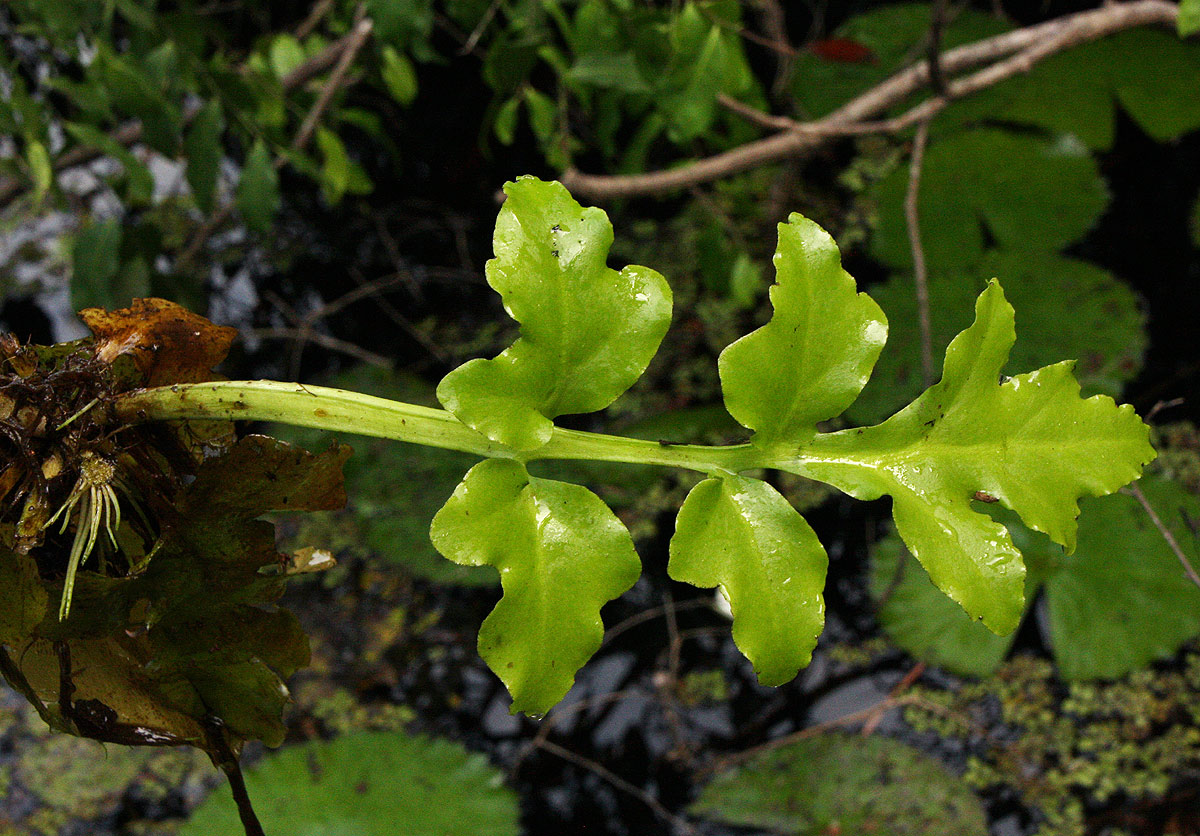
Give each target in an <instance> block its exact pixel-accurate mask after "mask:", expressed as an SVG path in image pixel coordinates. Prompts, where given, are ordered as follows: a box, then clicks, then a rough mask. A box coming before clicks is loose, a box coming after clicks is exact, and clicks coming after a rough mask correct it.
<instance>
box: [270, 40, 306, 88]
mask: <svg viewBox="0 0 1200 836" xmlns="http://www.w3.org/2000/svg"><path fill="white" fill-rule="evenodd" d="M267 54H268V57H269V59H270V62H271V71H272V72H273V73H275V76H276V77H277V78H283V77H284V76H285V75H287V74H288V73H290V72H291V71H292V70H294V69H296V68H297V67H299V66H300V65H301V64H303V63H304V57H305V56H304V47H302V46H301V45H300V42H299V41H298V40H296V39H295V38H294V37H293V36H291V35H288V34H286V33H283V34H279V35H276V36H275V37H273V38H272V39H271V46H270V49H269V50H268V52H267Z"/></svg>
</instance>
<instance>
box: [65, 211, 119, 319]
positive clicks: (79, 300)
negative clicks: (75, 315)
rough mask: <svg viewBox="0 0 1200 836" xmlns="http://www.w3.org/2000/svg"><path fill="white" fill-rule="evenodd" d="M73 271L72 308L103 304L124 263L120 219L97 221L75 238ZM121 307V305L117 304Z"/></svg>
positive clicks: (78, 308)
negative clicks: (122, 260) (122, 262)
mask: <svg viewBox="0 0 1200 836" xmlns="http://www.w3.org/2000/svg"><path fill="white" fill-rule="evenodd" d="M73 256H74V257H73V259H72V261H73V265H74V267H73V269H72V271H71V307H72V308H73V309H74V310H77V311H78V310H82V309H83V308H93V307H103V306H104V305H105V303H107V302H108V301H110V296H111V291H112V282H113V279H115V278H116V277H117V270H118V269H119V268H120V266H121V219H120V218H102V219H100V220H95V221H92V222H91V223H89V224H88V225H87V226H85V227H84V228H83V229H81V230H80V231H79V234H78V235H77V236H76V237H75V247H74V250H73ZM118 307H119V306H118Z"/></svg>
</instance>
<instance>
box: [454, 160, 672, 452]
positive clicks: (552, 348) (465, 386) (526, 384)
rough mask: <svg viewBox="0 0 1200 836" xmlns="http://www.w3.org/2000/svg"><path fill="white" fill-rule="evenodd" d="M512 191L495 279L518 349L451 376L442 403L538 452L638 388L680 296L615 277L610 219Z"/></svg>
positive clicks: (631, 274) (495, 436) (530, 187)
mask: <svg viewBox="0 0 1200 836" xmlns="http://www.w3.org/2000/svg"><path fill="white" fill-rule="evenodd" d="M504 191H505V194H506V195H507V196H508V197H507V200H506V201H505V203H504V207H503V208H502V209H501V210H500V215H499V217H498V218H497V219H496V231H495V235H494V238H493V246H494V249H495V253H496V257H495V258H493V259H492V260H491V261H489V262H488V263H487V265H486V274H487V280H488V283H489V284H490V285H491V286H492V287H493V288H494V289H495V290H496V291H497V292H498V293H499V294H500V296H501V297H502V298H503V299H504V307H505V310H507V311H508V313H509V315H511V316H512V318H513V319H515V320H516V321H517V322H519V323H521V337H520V338H519V339H518V340H517V341H516V342H515V343H513V344H512V345H511V346H509V347H508V348H507V349H505V350H504V351H503V352H501V353H500V355H499V356H497V357H495V358H493V359H491V360H484V359H479V360H472V361H470V362H469V363H466V364H464V365H462V366H460V367H459V368H457V369H455V370H454V371H452V372H450V374H448V375H446V377H445V378H443V379H442V382H441V384H440V385H439V386H438V389H437V395H438V400H440V401H441V403H442V405H443V406H445V407H446V409H448V410H449V411H450V412H452V413H454V415H456V416H457V417H458V418H459V420H461V421H462V422H463V423H464V424H466V425H468V426H470V427H473V428H474V429H476V430H478V431H479V432H480V433H482V434H483V435H485V436H487V437H488V438H489V439H492V440H493V441H497V442H500V443H502V444H505V445H507V446H508V447H511V448H513V449H514V450H533V449H536V448H538V447H541V446H542V445H543V444H545V443H546V442H547V441H549V440H550V436H551V435H552V433H553V431H554V425H553V423H552V420H551V419H553V418H555V417H556V416H558V415H567V414H575V413H584V412H595V411H596V410H598V409H603V408H604V407H606V406H608V405H609V404H611V403H612V402H613V401H615V400H616V399H617V398H618V397H619V396H620V395H621V394H622V393H623V392H624V391H625V390H626V389H628V388H629V387H630V386H631V385H632V384H633V383H634V381H636V380H637V379H638V378H639V377H640V376H641V374H642V372H644V371H645V370H646V367H647V366H648V365H649V364H650V360H651V358H652V357H653V356H654V353H655V352H656V351H657V350H658V345H659V343H660V342H662V338H663V335H664V334H666V332H667V327H668V326H669V325H670V323H671V289H670V287H668V285H667V283H666V280H665V279H663V277H662V276H661V275H659V274H658V273H656V272H655V271H653V270H651V269H649V268H647V267H626V268H625V269H624V270H622V271H621V272H620V273H618V272H617V271H615V270H612V269H610V268H609V267H607V266H606V264H605V258H606V257H607V255H608V250H609V247H610V246H611V245H612V241H613V230H612V224H611V223H609V221H608V216H607V215H605V214H604V212H603V211H602V210H600V209H597V208H594V207H591V208H587V209H584V208H582V207H580V205H579V204H578V203H576V202H575V200H574V199H573V198H572V197H571V195H570V194H569V193H568V192H567V190H566V189H565V188H564V187H563V186H562V184H560V183H544V182H542V181H540V180H537V179H536V178H533V177H522V178H521V179H519V180H517V181H516V182H514V183H508V184H507V185H505V187H504Z"/></svg>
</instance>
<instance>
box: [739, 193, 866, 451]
mask: <svg viewBox="0 0 1200 836" xmlns="http://www.w3.org/2000/svg"><path fill="white" fill-rule="evenodd" d="M775 269H776V275H777V278H776V284H774V285H772V286H771V291H770V293H771V304H772V306H773V307H774V309H775V313H774V315H773V316H772V318H771V321H770V322H768V323H767V324H766V325H764V326H763V327H761V328H759V329H758V330H757V331H753V332H752V333H750V334H747V335H746V336H744V337H742V338H741V339H740V340H738V341H737V342H735V343H733V344H732V345H729V346H728V347H726V349H725V350H724V351H723V352H721V357H720V359H719V361H718V363H719V368H720V373H721V389H722V391H723V393H724V396H725V407H726V408H727V409H728V410H729V414H730V415H732V416H733V417H734V418H736V419H737V420H738V422H739V423H740V424H742V425H743V426H745V427H749V428H750V429H752V430H755V431H756V433H757V435H756V436H755V442H756V443H759V444H766V445H769V444H771V443H773V442H776V441H779V442H784V443H787V444H789V445H792V446H793V447H795V445H798V444H803V443H804V442H806V441H808V440H809V439H811V438H812V437H813V435H815V434H816V431H817V422H818V421H825V420H827V419H829V418H834V417H836V416H838V415H840V414H841V413H842V411H843V410H845V409H846V407H848V406H850V404H851V403H853V402H854V399H855V398H856V397H858V393H859V392H861V391H862V388H863V387H864V386H865V385H866V383H867V379H868V378H869V377H870V376H871V369H872V368H873V367H874V365H875V361H876V359H878V357H879V352H880V351H881V350H882V349H883V344H884V342H885V341H886V340H887V320H886V319H885V318H884V315H883V312H882V311H881V310H880V309H879V306H878V305H876V304H875V302H874V301H873V300H872V299H871V297H869V296H867V295H866V294H865V293H858V292H857V288H856V286H855V284H854V279H853V278H852V277H851V276H850V274H849V273H847V272H846V271H845V270H843V269H842V263H841V257H840V255H839V254H838V248H837V244H835V243H834V242H833V239H832V238H831V237H830V236H829V233H827V232H826V231H825V230H823V229H821V227H819V226H818V225H817V224H815V223H813V222H812V221H810V220H808V219H807V218H805V217H803V216H802V215H799V214H793V215H792V216H791V217H790V218H789V219H788V222H787V223H786V224H780V225H779V246H778V248H777V250H776V252H775Z"/></svg>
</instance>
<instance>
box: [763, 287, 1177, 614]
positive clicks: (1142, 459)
mask: <svg viewBox="0 0 1200 836" xmlns="http://www.w3.org/2000/svg"><path fill="white" fill-rule="evenodd" d="M1014 339H1015V331H1014V327H1013V309H1012V306H1011V305H1009V304H1008V302H1007V301H1006V300H1005V298H1004V294H1003V292H1002V291H1001V290H1000V286H999V285H998V284H997V283H996V282H994V281H993V282H991V283H990V284H989V285H988V288H987V290H985V291H984V292H983V293H982V294H981V295H980V297H979V300H978V302H977V303H976V306H975V323H974V324H973V325H972V326H971V327H970V328H968V329H967V330H966V331H963V332H962V333H961V334H959V335H958V336H957V337H955V339H954V341H953V342H951V343H950V347H949V348H948V349H947V350H946V362H945V369H944V372H943V376H942V380H941V381H940V382H939V383H937V384H935V385H934V386H932V387H930V388H929V389H928V390H926V391H925V392H924V393H923V394H922V395H921V396H920V397H919V398H917V400H916V401H914V402H913V403H912V404H910V405H909V406H908V407H906V408H905V409H904V410H902V411H901V412H899V413H897V414H896V415H894V416H893V417H892V418H890V419H888V420H887V421H885V422H884V423H882V424H879V425H877V426H875V427H870V428H865V429H852V430H843V431H841V432H836V433H829V434H826V435H821V436H818V437H817V438H816V439H814V440H813V442H812V444H811V449H812V450H813V451H814V452H818V451H819V453H820V455H822V456H823V457H828V458H836V459H840V461H828V460H827V461H825V462H822V463H819V464H811V465H804V464H800V467H798V468H797V472H799V473H801V475H806V476H810V477H813V478H817V479H820V480H821V481H824V482H828V483H830V484H832V485H834V486H836V487H838V488H839V489H841V490H843V491H845V492H846V493H849V494H850V495H851V496H854V497H856V498H859V499H877V498H879V497H880V496H882V495H884V494H888V495H890V496H891V497H892V515H893V517H894V518H895V520H896V528H897V530H898V531H899V533H900V536H901V538H903V540H904V542H905V544H906V545H907V546H908V548H909V550H910V551H911V552H912V553H913V554H914V555H915V556H916V557H917V559H918V560H920V561H921V565H923V566H924V567H925V569H926V571H927V572H928V573H929V575H930V577H931V578H932V579H933V581H934V583H936V584H937V586H938V587H939V588H940V589H941V590H942V591H943V592H945V593H946V594H947V595H949V596H950V597H951V598H953V599H954V600H955V601H957V602H958V603H959V604H961V605H962V607H963V608H964V609H965V610H966V611H967V612H968V613H970V614H971V615H972V616H973V617H976V618H981V619H982V620H983V622H984V624H986V625H987V626H988V627H989V628H990V629H991V630H993V631H994V632H996V633H1000V634H1003V633H1008V632H1010V631H1011V630H1013V629H1014V628H1015V627H1016V626H1017V623H1018V621H1019V620H1020V616H1021V613H1022V611H1023V609H1024V594H1023V593H1024V576H1025V567H1024V565H1023V563H1022V560H1021V555H1020V552H1018V551H1017V549H1016V547H1015V546H1014V545H1013V543H1012V540H1011V539H1010V538H1009V535H1008V533H1007V532H1006V531H1005V529H1004V527H1003V526H1002V525H1000V524H999V523H997V522H995V521H994V520H992V519H991V518H989V517H988V516H986V515H985V514H981V513H979V512H977V511H974V510H973V509H972V508H971V506H970V501H971V499H972V497H974V496H975V495H976V493H977V492H984V493H986V494H988V495H990V496H991V497H994V498H996V499H997V500H999V501H1001V502H1003V503H1004V505H1005V506H1006V507H1009V508H1011V509H1013V510H1014V511H1016V512H1017V513H1018V514H1020V515H1021V518H1022V520H1024V522H1025V523H1026V524H1027V525H1028V526H1029V527H1031V528H1033V529H1036V530H1039V531H1043V532H1045V533H1046V534H1048V535H1049V536H1050V538H1051V539H1052V540H1054V541H1055V542H1058V543H1061V544H1062V545H1065V546H1066V547H1067V548H1068V549H1069V550H1070V549H1073V548H1074V545H1075V529H1076V521H1075V518H1076V516H1077V515H1078V511H1079V509H1078V507H1077V505H1076V500H1077V498H1078V497H1080V496H1082V495H1085V494H1090V495H1100V494H1105V493H1111V492H1112V491H1115V490H1116V489H1117V488H1119V487H1121V486H1122V485H1124V484H1126V483H1128V482H1130V481H1132V480H1133V479H1136V478H1137V476H1138V475H1139V473H1140V471H1141V465H1142V464H1144V463H1146V462H1148V461H1150V460H1151V459H1153V458H1154V450H1153V448H1152V447H1151V446H1150V444H1149V441H1148V434H1149V429H1148V428H1147V427H1146V426H1145V425H1144V424H1143V423H1142V422H1141V420H1140V419H1139V418H1138V416H1137V414H1136V413H1134V412H1133V409H1132V407H1130V406H1122V407H1117V406H1116V405H1115V404H1114V403H1113V401H1112V399H1110V398H1107V397H1105V396H1103V395H1097V396H1095V397H1092V398H1089V399H1088V400H1082V399H1081V398H1079V384H1078V383H1077V382H1076V381H1075V379H1074V377H1072V375H1071V365H1072V364H1071V363H1069V362H1067V363H1059V364H1057V365H1054V366H1047V367H1045V368H1042V369H1039V370H1037V371H1035V372H1030V373H1028V374H1024V375H1018V376H1016V377H1013V378H1010V379H1008V380H1006V381H1005V382H1003V383H998V382H997V381H998V379H999V377H1000V370H1001V369H1002V368H1003V366H1004V364H1005V362H1006V361H1007V359H1008V352H1009V349H1010V348H1011V347H1012V344H1013V341H1014ZM800 456H801V461H802V457H803V450H801V451H800ZM785 469H787V468H785Z"/></svg>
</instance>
